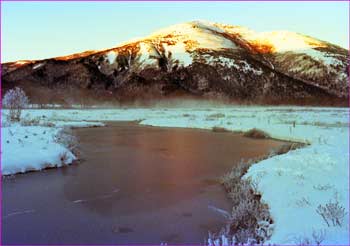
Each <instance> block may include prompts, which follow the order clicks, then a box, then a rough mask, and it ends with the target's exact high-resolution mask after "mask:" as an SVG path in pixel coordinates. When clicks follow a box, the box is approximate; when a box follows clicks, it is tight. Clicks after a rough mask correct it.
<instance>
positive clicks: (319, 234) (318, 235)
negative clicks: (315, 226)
mask: <svg viewBox="0 0 350 246" xmlns="http://www.w3.org/2000/svg"><path fill="white" fill-rule="evenodd" d="M325 238H326V230H324V229H321V230H318V231H316V230H312V239H313V240H314V242H315V243H316V245H321V243H322V242H323V241H324V240H325Z"/></svg>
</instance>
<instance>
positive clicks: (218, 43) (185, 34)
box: [148, 22, 238, 51]
mask: <svg viewBox="0 0 350 246" xmlns="http://www.w3.org/2000/svg"><path fill="white" fill-rule="evenodd" d="M215 31H217V30H216V29H215V27H214V26H212V27H210V28H209V27H208V26H206V25H205V24H203V23H201V22H188V23H182V24H177V25H173V26H170V27H168V28H164V29H161V30H159V31H157V32H155V33H153V34H152V35H151V36H149V37H148V38H150V39H157V38H158V39H159V38H162V39H163V40H164V39H165V40H171V41H175V42H181V41H182V42H184V41H191V40H192V41H194V45H193V46H191V47H188V48H189V50H190V51H192V50H195V49H198V48H204V49H205V48H206V49H213V50H220V49H237V48H238V47H237V46H236V45H235V44H234V42H232V41H231V40H229V39H227V38H225V37H223V36H222V35H215ZM219 31H220V32H222V31H223V30H221V29H220V30H219ZM213 34H214V35H213Z"/></svg>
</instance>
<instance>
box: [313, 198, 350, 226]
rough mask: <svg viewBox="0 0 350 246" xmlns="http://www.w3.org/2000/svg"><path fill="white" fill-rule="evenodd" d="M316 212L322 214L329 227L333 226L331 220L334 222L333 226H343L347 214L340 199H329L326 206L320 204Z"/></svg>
mask: <svg viewBox="0 0 350 246" xmlns="http://www.w3.org/2000/svg"><path fill="white" fill-rule="evenodd" d="M316 213H318V214H319V215H321V217H322V218H323V220H324V221H325V222H326V224H327V226H328V227H329V226H331V224H330V222H332V225H333V226H340V227H341V223H342V220H343V218H344V216H345V214H346V212H345V208H344V207H342V206H341V205H339V202H338V201H335V202H331V201H329V202H328V203H326V204H325V205H324V206H323V205H318V207H317V209H316Z"/></svg>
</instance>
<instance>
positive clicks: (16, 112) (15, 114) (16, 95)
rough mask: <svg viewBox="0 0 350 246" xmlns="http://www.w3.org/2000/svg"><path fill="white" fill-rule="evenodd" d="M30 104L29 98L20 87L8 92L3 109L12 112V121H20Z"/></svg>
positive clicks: (10, 115)
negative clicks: (23, 110)
mask: <svg viewBox="0 0 350 246" xmlns="http://www.w3.org/2000/svg"><path fill="white" fill-rule="evenodd" d="M28 103H29V100H28V97H27V96H26V94H25V92H24V91H23V90H22V89H21V88H19V87H16V88H14V89H11V90H8V91H7V92H6V94H5V96H4V98H3V100H2V105H3V107H4V108H7V109H9V111H10V114H9V117H10V120H11V121H20V119H21V112H22V109H23V108H24V107H26V106H27V105H28Z"/></svg>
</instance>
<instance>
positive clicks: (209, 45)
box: [2, 21, 349, 105]
mask: <svg viewBox="0 0 350 246" xmlns="http://www.w3.org/2000/svg"><path fill="white" fill-rule="evenodd" d="M348 66H349V59H348V51H347V50H345V49H343V48H341V47H339V46H336V45H333V44H330V43H328V42H325V41H321V40H318V39H315V38H311V37H308V36H305V35H302V34H298V33H293V32H288V31H274V32H264V33H258V32H254V31H252V30H250V29H247V28H244V27H240V26H231V25H223V24H217V23H209V22H205V21H193V22H188V23H183V24H178V25H174V26H170V27H168V28H165V29H162V30H159V31H157V32H155V33H153V34H151V35H150V36H148V37H145V38H142V39H138V40H133V41H130V42H127V43H124V44H122V45H120V46H118V47H115V48H111V49H107V50H102V51H87V52H84V53H79V54H73V55H70V56H64V57H56V58H52V59H45V60H38V61H17V62H13V63H5V64H2V86H3V89H5V90H6V89H8V88H11V87H14V86H21V87H24V88H25V89H26V91H27V92H28V93H29V95H30V96H31V98H32V100H34V101H35V100H39V101H40V100H42V101H47V102H57V103H60V102H61V103H62V102H63V103H64V102H65V103H71V102H78V103H79V102H81V100H82V99H84V102H85V103H89V102H91V103H92V102H93V101H94V100H99V101H100V100H102V101H103V100H104V101H106V100H117V101H130V100H131V101H132V100H147V99H162V98H170V97H180V96H192V97H200V98H210V99H214V100H215V99H218V100H227V101H233V102H244V103H255V104H259V103H269V104H291V103H292V104H319V105H321V104H327V105H347V102H348V98H349V94H348V92H349V83H348V81H349V70H348ZM39 95H40V96H39ZM43 95H44V96H43Z"/></svg>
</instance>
